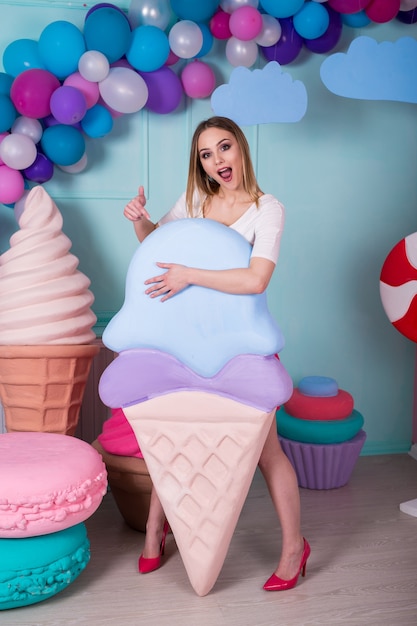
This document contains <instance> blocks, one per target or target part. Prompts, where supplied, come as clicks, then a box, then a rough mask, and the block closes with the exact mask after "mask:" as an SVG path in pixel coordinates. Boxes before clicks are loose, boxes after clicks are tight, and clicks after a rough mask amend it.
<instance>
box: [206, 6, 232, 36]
mask: <svg viewBox="0 0 417 626" xmlns="http://www.w3.org/2000/svg"><path fill="white" fill-rule="evenodd" d="M229 22H230V15H229V13H226V12H225V11H217V12H216V13H215V14H214V15H213V17H212V18H211V20H210V30H211V32H212V34H213V37H216V39H229V37H231V36H232V33H231V32H230V28H229Z"/></svg>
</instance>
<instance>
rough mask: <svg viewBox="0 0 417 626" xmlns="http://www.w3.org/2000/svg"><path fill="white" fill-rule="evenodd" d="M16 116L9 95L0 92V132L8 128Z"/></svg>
mask: <svg viewBox="0 0 417 626" xmlns="http://www.w3.org/2000/svg"><path fill="white" fill-rule="evenodd" d="M16 117H17V111H16V109H15V107H14V104H13V102H12V101H11V100H10V98H9V96H7V95H6V94H2V93H0V133H5V132H6V131H7V130H10V129H11V127H12V125H13V122H14V121H15V119H16Z"/></svg>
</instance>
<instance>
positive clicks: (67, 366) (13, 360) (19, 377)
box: [0, 344, 99, 435]
mask: <svg viewBox="0 0 417 626" xmlns="http://www.w3.org/2000/svg"><path fill="white" fill-rule="evenodd" d="M98 351H99V347H98V346H97V345H94V344H91V345H81V346H80V345H73V346H72V345H70V346H0V398H1V402H2V404H3V407H4V412H5V418H6V429H7V431H8V432H16V431H40V432H52V433H60V434H63V435H74V433H75V430H76V428H77V423H78V418H79V412H80V407H81V403H82V400H83V396H84V390H85V385H86V382H87V379H88V375H89V372H90V368H91V363H92V360H93V358H94V356H95V355H96V354H97V353H98Z"/></svg>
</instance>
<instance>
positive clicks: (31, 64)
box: [3, 39, 45, 77]
mask: <svg viewBox="0 0 417 626" xmlns="http://www.w3.org/2000/svg"><path fill="white" fill-rule="evenodd" d="M3 67H4V69H5V70H6V72H7V73H8V74H11V76H14V77H16V76H18V75H19V74H21V73H22V72H24V71H25V70H30V69H32V68H37V69H45V64H44V63H43V61H42V59H41V55H40V53H39V44H38V42H37V41H34V40H33V39H16V41H12V43H10V44H9V45H8V46H7V47H6V48H5V50H4V52H3Z"/></svg>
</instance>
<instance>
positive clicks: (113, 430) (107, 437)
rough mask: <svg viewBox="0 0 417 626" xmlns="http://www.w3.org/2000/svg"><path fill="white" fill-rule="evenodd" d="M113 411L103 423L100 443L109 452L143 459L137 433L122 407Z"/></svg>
mask: <svg viewBox="0 0 417 626" xmlns="http://www.w3.org/2000/svg"><path fill="white" fill-rule="evenodd" d="M111 413H112V415H111V417H110V418H109V419H108V420H107V421H106V422H104V424H103V432H102V433H101V434H100V435H99V436H98V437H97V439H98V441H99V443H100V444H101V445H102V447H103V448H104V450H105V451H106V452H108V453H109V454H115V455H117V456H133V457H136V458H137V459H143V454H142V452H141V449H140V448H139V444H138V441H137V439H136V435H135V433H134V432H133V429H132V427H131V425H130V424H129V422H128V421H127V419H126V416H125V414H124V413H123V411H122V409H112V412H111Z"/></svg>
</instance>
